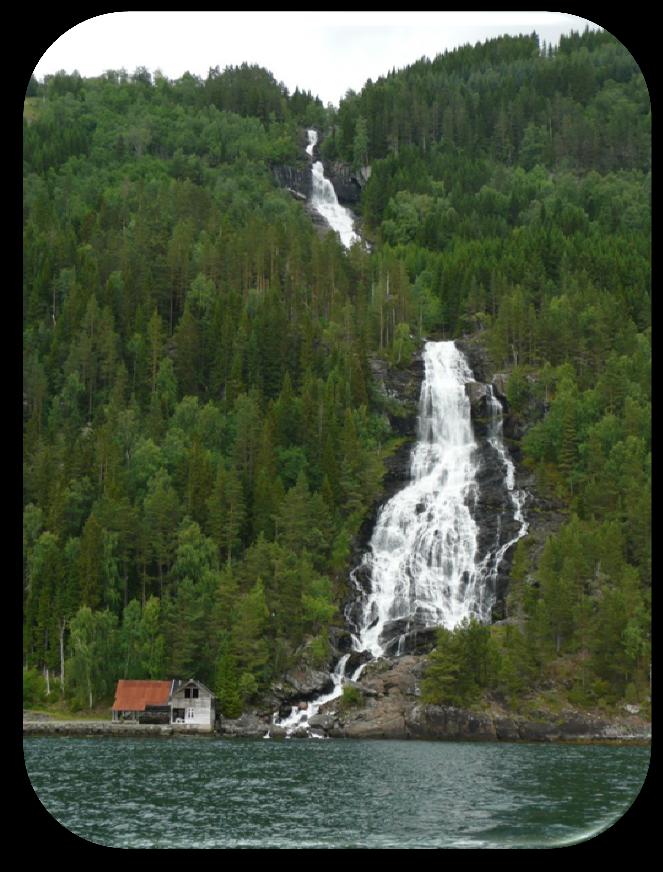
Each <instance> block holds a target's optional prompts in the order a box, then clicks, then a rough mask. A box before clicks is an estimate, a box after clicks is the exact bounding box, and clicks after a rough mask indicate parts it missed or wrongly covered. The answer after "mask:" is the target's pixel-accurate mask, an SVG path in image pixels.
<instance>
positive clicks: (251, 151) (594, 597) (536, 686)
mask: <svg viewBox="0 0 663 872" xmlns="http://www.w3.org/2000/svg"><path fill="white" fill-rule="evenodd" d="M311 126H314V127H316V128H317V129H318V130H320V132H321V141H322V146H321V149H322V156H323V159H324V160H338V161H343V162H346V163H347V164H349V165H351V166H352V167H354V168H355V169H358V168H359V167H364V168H366V167H370V177H369V179H368V182H367V183H366V185H365V187H364V188H363V191H362V197H361V216H360V217H361V226H362V232H363V234H364V235H365V237H366V238H368V239H370V240H371V242H372V246H371V250H370V251H369V250H368V249H367V248H366V247H364V246H362V245H361V244H357V245H355V246H353V248H352V249H351V250H349V251H347V250H345V249H344V248H343V246H342V245H341V243H340V241H339V239H338V237H337V236H336V235H335V234H331V233H330V234H327V235H324V236H321V235H320V234H318V233H317V232H316V230H315V229H314V228H313V226H312V224H311V222H310V219H309V217H308V216H307V214H306V212H305V211H304V210H303V209H302V208H301V205H300V204H299V203H298V202H296V201H295V200H294V199H293V198H292V197H291V196H290V195H289V194H288V193H287V192H286V191H284V190H281V189H279V188H278V187H277V186H276V183H275V181H274V175H273V173H272V170H271V168H272V167H273V166H275V165H283V164H290V165H296V164H297V163H299V162H302V158H303V147H302V143H303V141H304V130H305V128H306V127H311ZM23 143H24V290H23V301H24V397H23V413H24V433H25V436H24V452H25V456H24V503H25V505H24V528H23V529H24V535H23V555H24V560H23V568H24V575H23V591H24V603H25V606H24V615H25V631H24V662H25V667H26V669H25V671H24V675H25V687H26V699H27V700H28V702H37V701H38V700H39V699H40V698H42V699H43V698H44V695H45V694H48V698H53V697H54V696H56V697H58V698H59V697H63V698H64V699H65V700H66V701H67V704H68V705H70V706H71V707H72V708H77V707H79V708H80V707H88V706H89V707H93V706H94V705H96V704H97V703H98V702H100V701H104V700H108V699H109V698H110V697H112V691H113V688H114V685H115V682H116V680H117V679H118V678H164V677H169V676H179V677H183V678H185V677H189V676H191V675H195V676H196V677H197V678H199V679H201V680H202V681H204V682H205V683H207V684H209V686H210V687H212V688H214V689H215V691H216V692H217V693H218V694H219V696H220V702H221V707H222V710H223V711H224V713H225V714H227V715H230V716H232V715H235V714H238V713H239V712H240V711H241V710H242V707H243V706H245V705H247V704H250V703H251V702H253V701H255V700H256V699H258V698H259V696H260V694H261V693H262V692H264V691H265V690H266V689H267V688H268V687H269V684H270V682H271V681H274V680H276V679H278V678H279V677H280V676H281V675H282V674H283V673H284V671H285V670H287V669H288V668H290V667H292V666H293V665H294V664H296V663H299V662H302V661H303V662H307V663H309V664H312V665H317V666H320V667H324V666H326V665H327V663H328V658H329V654H330V644H329V630H330V627H332V626H341V625H342V623H343V619H342V615H341V611H340V604H341V603H342V601H343V599H344V598H345V597H346V596H347V594H348V570H349V569H350V568H351V566H350V562H349V561H350V555H351V547H352V544H353V540H354V538H355V537H356V535H357V533H358V530H359V528H360V526H361V524H362V521H363V520H364V519H365V517H366V515H367V513H368V511H369V510H370V509H371V507H372V505H373V503H374V501H375V500H376V499H377V498H378V497H379V494H380V489H381V482H382V478H383V475H384V460H385V458H386V457H387V456H388V455H389V453H390V452H391V451H392V450H393V449H394V448H395V446H396V444H397V442H398V440H397V439H396V438H395V435H394V433H392V431H391V429H390V426H389V421H388V418H387V416H386V411H387V410H386V408H385V402H387V401H386V400H385V399H383V398H381V396H380V395H379V394H378V392H377V391H376V390H375V388H374V385H373V383H372V378H371V369H370V366H369V362H370V359H371V358H372V357H376V356H379V357H383V358H385V359H387V360H388V361H389V362H390V363H391V364H392V365H394V366H398V365H404V364H406V363H407V362H408V361H409V360H410V358H411V356H412V354H413V352H414V351H415V349H416V347H417V346H418V342H419V340H420V339H421V337H423V336H426V335H429V334H430V333H431V332H435V333H436V334H437V335H440V336H444V337H446V338H450V337H459V336H461V335H463V334H467V333H473V334H476V333H480V334H481V336H482V342H484V343H485V347H486V349H487V350H488V353H489V354H490V356H491V359H492V361H493V363H494V366H495V367H496V369H497V368H501V369H502V370H504V371H508V372H509V374H510V377H509V381H508V387H507V393H508V401H509V408H510V411H511V413H512V414H514V415H516V416H521V417H522V419H523V421H524V422H526V425H527V426H526V428H525V429H526V430H527V432H526V435H525V437H524V438H523V440H522V445H521V449H522V454H523V462H524V463H525V464H526V465H527V466H528V467H530V468H531V469H532V470H533V471H535V473H536V476H537V482H538V487H539V488H540V489H541V492H542V493H546V494H549V495H550V496H551V497H552V498H554V499H555V500H557V501H559V502H560V503H561V504H562V505H563V506H564V511H565V513H566V515H567V519H566V521H565V523H564V524H563V526H562V527H561V529H560V530H559V532H557V533H556V534H555V535H552V536H551V537H550V538H549V539H548V541H547V543H546V545H545V548H544V549H543V551H542V553H541V554H540V555H538V556H537V557H536V560H535V559H534V558H533V557H532V555H531V554H530V549H529V546H528V539H527V538H525V539H523V540H521V542H520V543H519V545H518V547H517V551H516V555H515V558H514V564H513V573H512V574H513V581H512V585H511V591H510V595H509V602H508V613H509V617H510V618H511V620H510V621H508V622H507V623H506V624H504V625H501V626H497V627H480V626H477V625H468V626H466V627H461V628H459V629H458V630H456V631H454V632H450V631H440V633H439V639H438V646H437V649H436V651H435V652H434V654H433V655H431V658H430V667H429V671H428V675H427V679H426V682H425V687H424V691H425V697H426V698H427V699H429V700H431V701H437V702H445V701H448V702H456V703H463V704H464V703H471V702H472V701H474V700H476V699H477V698H478V697H479V696H480V695H481V693H482V692H483V691H485V690H489V691H494V692H498V693H500V694H502V695H503V696H504V697H505V698H507V699H509V700H511V701H512V704H513V705H517V701H518V699H519V698H522V696H523V695H524V694H526V693H528V692H536V691H539V690H542V689H543V690H545V688H547V687H551V686H552V687H555V689H556V690H555V692H556V693H562V692H563V693H565V694H566V695H567V696H568V700H569V701H570V702H574V703H576V704H577V705H579V706H581V707H582V706H586V707H590V706H595V705H598V706H607V707H610V706H613V705H615V704H617V703H621V702H623V701H628V702H639V703H641V704H643V703H645V702H646V700H647V697H648V694H649V672H650V668H649V663H650V633H649V623H650V590H651V546H650V501H651V484H650V482H651V473H650V465H651V454H650V451H651V441H650V419H651V407H650V105H649V97H648V92H647V87H646V84H645V81H644V79H643V77H642V74H641V73H640V70H639V68H638V66H637V64H636V63H635V61H634V60H633V58H632V57H631V55H630V54H629V53H628V51H627V50H626V49H625V48H624V47H623V46H622V45H621V44H620V43H619V42H618V41H617V40H615V39H614V38H613V37H612V36H610V35H609V34H607V33H604V32H599V31H596V32H594V31H593V32H590V31H586V32H585V33H584V34H571V35H570V36H568V37H564V38H562V40H561V41H560V44H559V46H557V47H552V46H550V47H546V46H545V45H542V44H540V42H539V40H538V38H537V37H536V35H534V34H533V35H531V36H522V37H517V38H515V37H501V38H499V39H495V40H491V41H488V42H486V43H484V44H483V45H479V44H477V45H476V46H473V47H472V46H466V47H463V48H460V49H457V50H454V51H452V52H448V53H446V54H443V55H439V56H438V57H436V58H435V59H434V60H432V61H430V60H427V59H422V60H420V61H418V62H417V63H415V64H413V65H412V66H410V67H408V68H406V69H404V70H401V71H398V72H392V73H390V74H388V75H386V76H385V77H383V78H380V79H379V80H378V81H377V82H371V81H369V82H367V83H366V85H365V86H364V88H363V89H362V91H361V92H360V93H358V94H355V93H352V92H348V94H347V95H346V97H345V99H344V100H343V101H341V104H340V106H339V107H338V108H337V109H336V108H334V107H332V106H328V107H324V106H323V105H322V104H321V102H320V101H319V100H318V99H316V98H315V97H314V96H313V95H312V94H310V93H302V92H299V91H295V92H294V93H293V94H289V93H288V91H287V89H286V88H285V87H284V86H283V85H282V84H280V83H278V82H277V81H276V80H275V79H274V77H273V76H272V75H271V74H270V73H269V72H267V71H266V70H263V69H261V68H258V67H254V66H248V65H243V66H241V67H236V68H226V69H225V70H223V71H220V70H219V68H218V67H217V68H215V69H210V71H209V74H208V76H207V78H206V79H204V80H203V79H200V78H197V77H195V76H191V75H189V74H186V75H184V76H183V77H182V78H180V79H178V80H176V81H170V80H168V79H166V78H165V77H163V76H161V75H159V74H157V73H155V74H154V75H152V74H151V73H150V72H149V71H147V70H145V69H138V70H136V71H135V72H134V73H133V74H127V73H126V72H125V71H119V72H117V71H115V72H114V71H109V72H107V73H106V74H105V75H104V76H101V77H99V78H95V79H83V78H81V77H80V76H79V75H78V74H77V73H72V74H68V73H64V72H62V73H59V74H57V75H54V76H51V77H46V79H45V81H44V82H38V81H36V80H35V79H34V78H33V79H31V81H30V84H29V87H28V91H27V96H26V101H25V111H24V139H23ZM366 175H368V173H366ZM533 409H543V412H541V414H538V415H537V416H535V417H534V418H533V417H532V415H533V413H532V410H533ZM562 689H563V690H562Z"/></svg>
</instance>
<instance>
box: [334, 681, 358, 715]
mask: <svg viewBox="0 0 663 872" xmlns="http://www.w3.org/2000/svg"><path fill="white" fill-rule="evenodd" d="M363 704H364V697H363V694H362V692H361V691H360V690H359V688H358V687H354V686H353V685H352V684H345V685H344V686H343V693H342V694H341V699H340V701H339V708H340V709H341V711H349V710H350V709H355V708H359V707H360V706H362V705H363Z"/></svg>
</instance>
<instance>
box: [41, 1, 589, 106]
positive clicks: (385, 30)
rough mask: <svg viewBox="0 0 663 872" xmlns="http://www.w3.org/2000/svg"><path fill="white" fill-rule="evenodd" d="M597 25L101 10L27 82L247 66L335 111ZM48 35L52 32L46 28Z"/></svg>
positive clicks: (568, 19)
mask: <svg viewBox="0 0 663 872" xmlns="http://www.w3.org/2000/svg"><path fill="white" fill-rule="evenodd" d="M587 26H589V27H590V29H594V28H596V27H600V22H599V23H598V24H595V23H594V22H592V21H589V20H587V19H585V18H580V17H578V16H576V15H570V14H567V13H560V12H493V11H487V12H265V11H263V12H111V13H105V14H103V15H98V16H96V17H94V18H90V19H88V20H87V21H82V22H81V23H80V24H78V25H76V26H75V27H72V28H71V29H70V30H67V31H66V32H65V33H63V34H62V35H61V36H59V37H58V38H57V39H55V41H54V42H53V44H52V45H51V46H50V48H48V49H47V50H46V52H45V53H44V54H43V56H42V57H41V59H40V60H39V62H38V63H37V66H36V67H35V70H34V75H35V76H36V77H37V78H38V79H39V80H43V77H44V75H50V74H52V73H56V72H58V71H59V70H66V71H67V72H73V71H74V70H78V72H79V73H80V74H81V75H82V76H84V77H91V76H98V75H101V74H102V73H103V72H105V71H106V70H119V69H122V68H124V69H126V70H127V72H129V73H132V72H133V71H134V70H135V69H136V67H141V66H142V67H146V68H147V69H148V70H150V72H154V71H155V70H160V71H161V72H162V73H163V75H164V76H166V77H167V78H169V79H178V78H179V77H180V76H182V75H183V74H184V73H185V72H187V71H188V72H190V73H192V74H193V75H197V76H200V77H201V78H206V76H207V72H208V70H209V68H210V67H216V66H218V67H219V68H220V69H221V70H223V68H224V67H226V66H234V65H238V64H241V63H243V62H247V63H250V64H259V65H260V66H263V67H266V68H267V69H268V70H270V71H271V72H272V73H273V74H274V76H275V78H276V79H277V80H278V81H279V82H283V84H284V85H285V86H286V87H287V88H288V90H289V91H290V92H291V93H292V91H294V90H295V88H296V87H299V89H300V90H305V91H312V92H313V94H314V95H316V96H319V97H320V98H321V100H322V101H323V103H325V104H327V103H333V104H334V105H338V102H339V100H340V99H341V97H343V96H344V95H345V93H346V91H347V90H348V89H353V90H355V91H360V90H361V88H362V87H363V85H364V83H365V82H366V80H367V79H369V78H371V79H373V80H376V79H377V78H379V77H380V76H381V75H386V73H387V72H389V70H391V69H392V68H396V69H399V68H401V67H404V66H407V65H408V64H411V63H413V62H414V61H416V60H419V58H421V57H423V56H427V57H429V58H433V57H435V55H437V54H440V53H441V52H444V51H446V50H448V49H453V48H455V47H456V46H459V45H464V44H466V43H472V44H473V43H475V42H483V41H484V40H486V39H490V38H493V37H495V36H499V35H501V34H505V33H508V34H512V35H515V34H518V33H532V32H533V31H535V32H536V33H538V34H539V37H540V39H541V40H545V41H546V42H547V43H549V42H552V43H554V44H556V43H557V42H558V40H559V37H560V35H561V34H565V33H569V32H570V31H571V30H576V31H583V30H584V29H585V27H587ZM56 32H57V31H56Z"/></svg>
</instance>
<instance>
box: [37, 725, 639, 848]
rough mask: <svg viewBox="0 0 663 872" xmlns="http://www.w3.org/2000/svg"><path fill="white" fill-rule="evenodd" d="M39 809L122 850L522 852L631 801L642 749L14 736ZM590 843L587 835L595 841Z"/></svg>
mask: <svg viewBox="0 0 663 872" xmlns="http://www.w3.org/2000/svg"><path fill="white" fill-rule="evenodd" d="M24 751H25V761H26V768H27V772H28V775H29V777H30V781H31V783H32V787H33V789H34V790H35V792H36V794H37V796H38V797H39V799H40V800H41V802H42V804H43V805H44V806H45V808H46V810H47V811H48V812H49V813H50V814H51V815H52V816H53V817H54V818H55V819H56V820H58V821H59V822H60V823H61V824H62V825H63V826H64V827H66V828H67V829H68V830H71V832H73V833H75V834H76V835H78V836H81V837H82V838H84V839H86V840H88V841H90V842H94V843H96V844H100V845H107V846H113V847H123V848H131V847H133V848H152V847H156V848H161V847H163V848H170V847H172V848H195V847H200V848H233V847H255V848H353V847H357V848H463V847H464V848H533V847H553V846H561V845H568V844H573V843H577V842H579V841H583V840H585V839H588V838H591V837H592V836H594V835H595V834H597V833H600V832H601V831H603V830H605V829H607V828H608V827H610V826H611V825H612V824H613V823H615V822H616V821H617V820H618V819H619V818H620V817H621V816H622V815H623V814H624V813H625V812H626V811H627V810H628V808H629V806H630V805H631V804H632V803H633V801H634V800H635V798H636V796H637V794H638V792H639V791H640V788H641V786H642V784H643V781H644V779H645V776H646V772H647V766H648V762H649V750H648V749H647V748H640V747H629V746H620V747H606V746H602V745H584V746H580V745H573V746H564V745H549V744H513V745H511V744H502V743H467V742H449V743H446V742H407V741H380V742H376V741H362V740H352V739H330V740H328V741H325V742H307V741H303V742H297V741H290V742H287V741H282V742H274V741H262V740H260V739H257V740H251V739H216V738H210V739H206V738H201V737H177V738H170V739H147V738H146V739H140V738H137V739H130V738H127V739H122V738H90V739H80V738H69V739H65V738H59V737H58V738H27V739H25V741H24ZM599 838H600V837H599Z"/></svg>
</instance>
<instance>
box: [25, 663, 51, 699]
mask: <svg viewBox="0 0 663 872" xmlns="http://www.w3.org/2000/svg"><path fill="white" fill-rule="evenodd" d="M45 701H46V679H45V678H44V676H43V675H42V674H41V673H40V672H38V671H37V670H36V669H34V668H32V669H23V708H31V707H32V706H36V705H40V704H41V703H43V702H45Z"/></svg>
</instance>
